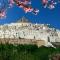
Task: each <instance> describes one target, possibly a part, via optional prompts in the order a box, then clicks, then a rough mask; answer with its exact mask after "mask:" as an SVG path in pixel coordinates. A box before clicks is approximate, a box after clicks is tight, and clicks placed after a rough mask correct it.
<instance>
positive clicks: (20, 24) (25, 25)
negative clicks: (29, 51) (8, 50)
mask: <svg viewBox="0 0 60 60" xmlns="http://www.w3.org/2000/svg"><path fill="white" fill-rule="evenodd" d="M49 26H50V25H49V24H37V23H36V24H33V23H31V22H29V20H28V19H26V18H25V17H23V18H21V19H20V20H18V21H17V22H16V23H10V24H4V25H0V43H3V44H5V43H9V44H36V45H38V46H41V45H44V46H53V45H52V42H60V30H58V29H55V28H51V27H49Z"/></svg>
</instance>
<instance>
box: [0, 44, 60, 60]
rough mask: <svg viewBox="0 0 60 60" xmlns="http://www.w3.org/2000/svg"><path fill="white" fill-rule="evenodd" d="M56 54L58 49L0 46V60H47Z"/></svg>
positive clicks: (31, 46)
mask: <svg viewBox="0 0 60 60" xmlns="http://www.w3.org/2000/svg"><path fill="white" fill-rule="evenodd" d="M58 52H59V53H60V48H56V49H55V48H52V47H44V46H41V47H37V46H36V45H12V44H0V60H44V59H45V60H49V55H51V54H52V53H58Z"/></svg>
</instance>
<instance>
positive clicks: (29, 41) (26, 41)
mask: <svg viewBox="0 0 60 60" xmlns="http://www.w3.org/2000/svg"><path fill="white" fill-rule="evenodd" d="M1 43H2V44H6V43H8V44H36V45H37V46H42V45H45V41H44V40H34V39H24V38H22V39H10V38H8V39H6V38H5V39H2V38H0V44H1Z"/></svg>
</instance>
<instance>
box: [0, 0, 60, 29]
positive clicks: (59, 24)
mask: <svg viewBox="0 0 60 60" xmlns="http://www.w3.org/2000/svg"><path fill="white" fill-rule="evenodd" d="M31 1H32V6H33V7H34V8H38V9H39V10H40V12H39V14H38V15H34V14H32V13H27V14H26V13H25V12H24V11H23V9H21V8H19V7H18V6H16V5H14V6H13V8H10V9H8V10H7V17H6V18H4V19H0V24H5V23H11V22H16V21H18V20H19V19H20V18H22V17H23V16H25V17H26V18H27V19H29V20H30V21H31V22H32V23H43V24H51V25H52V26H53V27H55V28H58V29H60V4H57V6H56V8H55V9H53V10H49V9H48V8H46V9H45V8H43V6H42V3H41V1H40V0H31Z"/></svg>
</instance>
